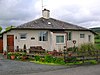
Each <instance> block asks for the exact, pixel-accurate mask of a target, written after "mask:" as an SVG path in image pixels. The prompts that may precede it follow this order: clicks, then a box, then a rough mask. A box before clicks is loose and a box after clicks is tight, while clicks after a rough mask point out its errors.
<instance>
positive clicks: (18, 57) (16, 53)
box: [7, 52, 26, 59]
mask: <svg viewBox="0 0 100 75" xmlns="http://www.w3.org/2000/svg"><path fill="white" fill-rule="evenodd" d="M12 55H14V56H15V59H22V57H23V56H26V53H25V52H8V54H7V58H8V59H10V57H11V56H12Z"/></svg>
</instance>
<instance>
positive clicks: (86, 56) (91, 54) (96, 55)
mask: <svg viewBox="0 0 100 75" xmlns="http://www.w3.org/2000/svg"><path fill="white" fill-rule="evenodd" d="M73 54H75V55H68V53H67V54H65V58H64V60H65V61H66V62H69V60H68V59H70V61H71V62H78V61H82V62H83V63H84V62H85V61H88V60H96V61H97V62H100V50H96V51H85V52H82V53H80V52H74V53H73ZM73 58H75V59H74V60H73ZM71 59H72V60H71Z"/></svg>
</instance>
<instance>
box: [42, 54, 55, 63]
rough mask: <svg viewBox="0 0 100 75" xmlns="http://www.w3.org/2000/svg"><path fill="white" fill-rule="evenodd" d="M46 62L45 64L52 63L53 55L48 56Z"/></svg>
mask: <svg viewBox="0 0 100 75" xmlns="http://www.w3.org/2000/svg"><path fill="white" fill-rule="evenodd" d="M44 60H45V62H48V63H51V62H52V60H53V57H52V56H51V55H46V56H45V57H44Z"/></svg>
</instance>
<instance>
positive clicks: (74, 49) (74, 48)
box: [67, 47, 78, 52]
mask: <svg viewBox="0 0 100 75" xmlns="http://www.w3.org/2000/svg"><path fill="white" fill-rule="evenodd" d="M67 50H68V51H73V52H75V51H77V50H78V47H69V48H68V49H67Z"/></svg>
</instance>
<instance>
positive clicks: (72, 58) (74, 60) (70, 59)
mask: <svg viewBox="0 0 100 75" xmlns="http://www.w3.org/2000/svg"><path fill="white" fill-rule="evenodd" d="M76 59H77V58H76V57H72V56H71V57H67V62H76Z"/></svg>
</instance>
